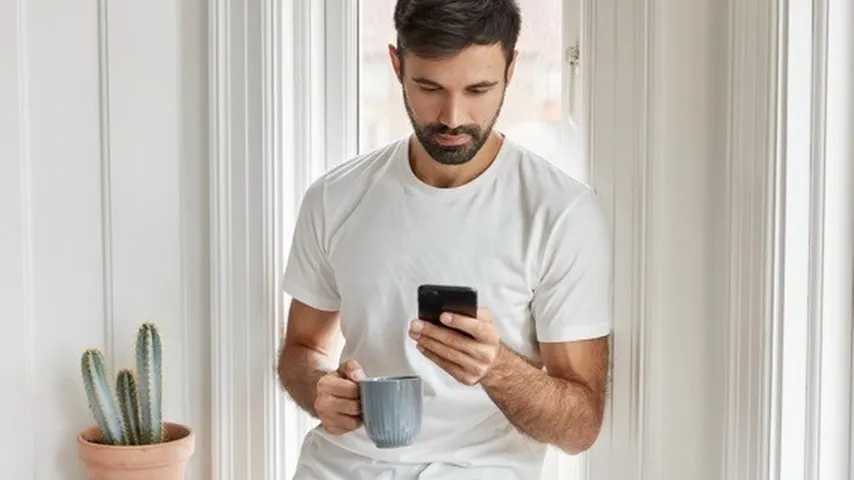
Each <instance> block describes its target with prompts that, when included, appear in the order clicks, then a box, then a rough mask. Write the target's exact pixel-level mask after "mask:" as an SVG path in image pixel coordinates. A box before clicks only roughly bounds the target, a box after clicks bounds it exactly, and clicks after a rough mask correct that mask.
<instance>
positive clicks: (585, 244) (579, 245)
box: [531, 191, 613, 342]
mask: <svg viewBox="0 0 854 480" xmlns="http://www.w3.org/2000/svg"><path fill="white" fill-rule="evenodd" d="M544 245H545V246H544V248H543V249H542V250H541V251H542V252H543V253H542V260H541V268H540V281H539V283H538V285H537V287H536V288H535V290H534V293H533V299H532V301H531V303H532V305H531V309H532V314H533V316H534V322H535V325H536V333H537V340H538V341H540V342H567V341H574V340H584V339H591V338H597V337H602V336H605V335H608V334H609V333H610V332H611V328H612V323H613V322H612V306H611V291H612V284H613V273H612V263H613V260H612V257H611V234H610V229H609V226H608V221H607V219H606V217H605V213H604V211H603V209H602V207H601V205H600V204H599V200H598V197H597V196H596V194H595V193H594V192H593V191H587V192H585V193H584V194H582V195H581V196H580V197H579V198H578V199H577V200H576V201H574V202H573V203H572V204H571V205H570V206H569V207H567V210H565V211H564V212H563V213H561V214H560V215H559V216H558V217H557V219H556V220H555V222H554V225H553V226H552V228H551V229H550V231H549V233H548V234H547V237H546V241H545V243H544Z"/></svg>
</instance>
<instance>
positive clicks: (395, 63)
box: [388, 43, 403, 83]
mask: <svg viewBox="0 0 854 480" xmlns="http://www.w3.org/2000/svg"><path fill="white" fill-rule="evenodd" d="M388 57H389V59H390V60H391V66H392V68H394V76H395V77H397V81H399V82H400V83H403V76H402V75H401V68H400V57H399V56H398V55H397V48H396V47H395V46H394V45H392V44H390V43H389V44H388Z"/></svg>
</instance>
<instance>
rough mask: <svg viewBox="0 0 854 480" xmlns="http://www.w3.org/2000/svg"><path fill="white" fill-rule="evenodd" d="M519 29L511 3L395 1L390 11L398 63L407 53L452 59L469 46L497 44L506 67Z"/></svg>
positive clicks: (498, 0)
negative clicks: (395, 4)
mask: <svg viewBox="0 0 854 480" xmlns="http://www.w3.org/2000/svg"><path fill="white" fill-rule="evenodd" d="M521 26H522V16H521V14H520V13H519V6H518V5H517V4H516V1H515V0H398V1H397V6H395V8H394V28H395V29H396V30H397V54H398V56H399V57H400V58H401V60H402V59H403V55H404V53H405V52H407V51H411V52H412V53H414V54H415V55H417V56H419V57H423V58H430V59H437V58H446V57H450V56H453V55H455V54H456V53H458V52H459V51H460V50H462V49H464V48H466V47H468V46H470V45H494V44H496V43H498V42H501V47H502V48H503V50H504V57H505V59H506V60H507V63H506V67H505V68H507V67H509V66H510V62H511V61H512V60H513V50H514V49H515V48H516V40H517V39H518V38H519V29H520V28H521ZM505 71H506V70H505Z"/></svg>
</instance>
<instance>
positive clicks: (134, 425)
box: [116, 369, 142, 445]
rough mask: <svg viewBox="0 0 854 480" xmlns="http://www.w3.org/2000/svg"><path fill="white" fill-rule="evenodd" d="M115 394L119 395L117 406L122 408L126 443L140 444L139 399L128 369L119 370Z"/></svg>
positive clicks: (131, 374)
mask: <svg viewBox="0 0 854 480" xmlns="http://www.w3.org/2000/svg"><path fill="white" fill-rule="evenodd" d="M116 395H117V396H118V397H119V407H121V409H122V418H123V419H124V422H125V430H126V433H127V439H128V445H142V444H141V443H140V433H139V399H138V397H137V393H136V382H135V381H134V379H133V372H131V371H130V370H127V369H124V370H121V371H120V372H119V378H118V381H117V383H116Z"/></svg>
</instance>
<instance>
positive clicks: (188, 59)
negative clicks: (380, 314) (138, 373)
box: [0, 0, 210, 479]
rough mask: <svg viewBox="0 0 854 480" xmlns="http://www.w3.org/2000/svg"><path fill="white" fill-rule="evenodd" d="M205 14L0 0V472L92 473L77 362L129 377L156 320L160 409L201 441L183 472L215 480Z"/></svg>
mask: <svg viewBox="0 0 854 480" xmlns="http://www.w3.org/2000/svg"><path fill="white" fill-rule="evenodd" d="M107 7H109V8H107ZM206 8H207V7H206V5H205V3H204V2H203V1H201V0H192V1H182V2H144V3H139V2H106V1H102V2H70V3H63V2H48V1H44V0H28V1H26V2H24V1H19V2H2V3H1V4H0V41H2V45H3V46H4V47H3V48H2V49H0V107H2V108H0V318H2V320H0V324H2V325H3V327H4V330H5V332H4V333H3V334H2V335H0V389H2V390H0V391H1V392H2V394H0V412H2V413H0V419H2V421H3V423H4V425H6V428H4V432H5V433H4V434H3V435H0V472H3V476H4V477H8V478H36V479H76V478H80V479H82V478H84V476H83V470H82V468H81V466H80V464H79V463H78V460H77V458H76V443H75V436H76V434H77V432H78V431H79V430H81V429H82V428H84V427H86V426H88V425H90V424H92V423H94V422H93V420H92V417H91V414H90V412H89V410H88V406H87V402H86V396H85V393H84V390H83V387H82V383H81V379H80V367H79V362H80V355H81V353H82V352H83V350H84V349H86V348H90V347H97V348H101V349H102V350H103V351H104V353H105V355H106V356H107V358H108V361H111V360H112V361H111V363H112V370H113V371H114V372H115V371H116V370H117V369H118V368H123V367H133V341H134V335H135V332H136V329H137V328H138V327H139V325H140V324H141V323H143V322H145V321H152V322H155V323H156V324H157V325H158V326H159V328H160V330H161V335H162V337H163V344H164V366H165V371H164V375H165V386H164V388H165V392H164V416H165V418H166V419H167V420H170V421H178V422H181V423H185V424H188V425H190V426H191V427H192V428H193V429H194V430H195V431H196V432H197V434H198V438H197V450H196V454H195V456H194V458H193V461H192V464H191V467H190V477H189V478H193V479H207V478H210V473H209V463H210V462H209V452H210V446H209V440H208V438H209V428H208V424H209V412H210V404H209V377H210V373H209V372H210V367H209V365H210V361H209V358H210V353H209V351H210V349H209V343H210V342H209V340H208V339H209V333H208V327H207V324H208V311H209V306H208V305H209V302H208V298H209V296H208V285H209V275H208V254H207V251H208V246H207V245H208V240H207V239H208V196H207V191H208V187H207V185H208V176H207V128H208V124H207V111H206V108H207V40H206V38H207V15H206ZM102 19H103V22H101V20H102ZM113 355H114V357H113Z"/></svg>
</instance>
